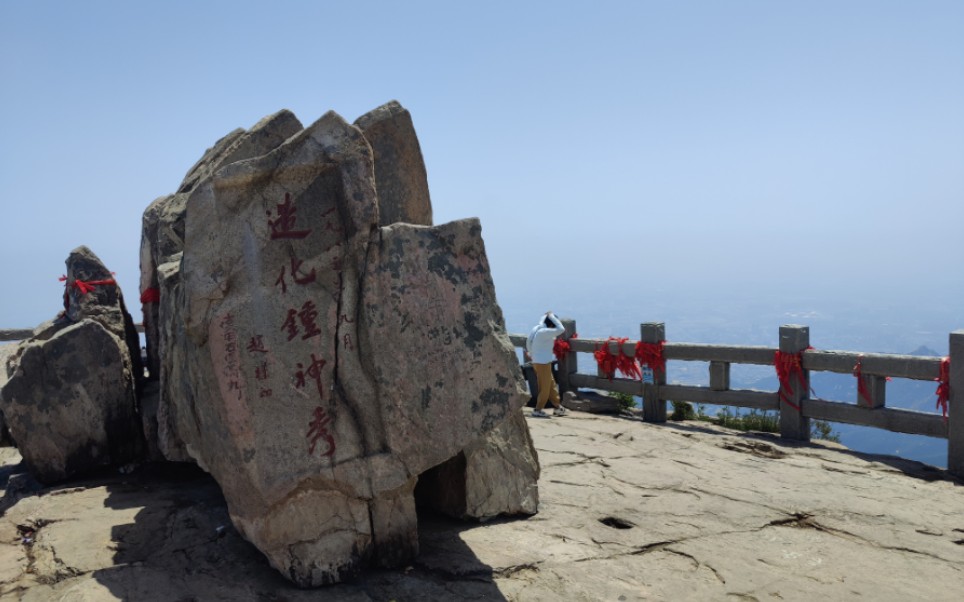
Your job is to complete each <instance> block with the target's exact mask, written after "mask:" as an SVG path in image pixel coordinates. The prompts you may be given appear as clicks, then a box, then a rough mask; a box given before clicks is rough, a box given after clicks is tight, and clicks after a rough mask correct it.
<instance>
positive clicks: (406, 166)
mask: <svg viewBox="0 0 964 602" xmlns="http://www.w3.org/2000/svg"><path fill="white" fill-rule="evenodd" d="M355 125H356V126H358V127H359V128H360V129H361V131H362V133H364V135H365V139H367V140H368V142H369V144H371V146H372V154H373V156H374V159H375V188H377V189H378V215H379V224H380V225H382V226H387V225H389V224H394V223H396V222H404V223H407V224H417V225H421V226H431V225H432V200H431V198H430V197H429V193H428V175H427V173H426V171H425V161H424V160H423V159H422V148H421V146H420V145H419V143H418V136H416V135H415V126H414V124H413V123H412V115H411V114H410V113H409V112H408V109H405V108H404V107H402V105H400V104H399V103H398V102H397V101H394V100H393V101H391V102H388V103H386V104H384V105H382V106H380V107H378V108H377V109H375V110H373V111H370V112H368V113H366V114H364V115H362V116H361V117H359V118H358V119H356V120H355Z"/></svg>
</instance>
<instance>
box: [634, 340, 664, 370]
mask: <svg viewBox="0 0 964 602" xmlns="http://www.w3.org/2000/svg"><path fill="white" fill-rule="evenodd" d="M665 344H666V341H660V342H658V343H644V342H642V341H639V342H638V343H636V359H637V360H638V361H639V365H640V366H649V368H650V370H652V371H653V372H662V373H664V374H665V373H666V358H665V357H663V345H665Z"/></svg>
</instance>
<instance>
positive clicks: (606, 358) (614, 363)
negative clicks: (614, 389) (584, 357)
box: [593, 337, 619, 380]
mask: <svg viewBox="0 0 964 602" xmlns="http://www.w3.org/2000/svg"><path fill="white" fill-rule="evenodd" d="M615 340H616V339H614V338H613V337H609V340H608V341H606V342H605V343H603V344H602V345H597V346H596V350H595V351H594V352H593V357H595V358H596V365H597V366H599V371H600V372H601V373H602V374H603V375H605V376H606V378H608V379H609V380H612V379H613V376H615V375H616V368H617V367H618V362H619V360H618V358H617V357H616V356H615V355H613V354H612V353H610V352H609V343H610V342H611V341H615Z"/></svg>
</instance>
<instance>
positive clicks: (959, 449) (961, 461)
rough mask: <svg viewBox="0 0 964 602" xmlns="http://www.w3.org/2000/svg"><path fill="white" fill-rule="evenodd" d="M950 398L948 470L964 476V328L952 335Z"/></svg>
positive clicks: (948, 404) (948, 412) (948, 409)
mask: <svg viewBox="0 0 964 602" xmlns="http://www.w3.org/2000/svg"><path fill="white" fill-rule="evenodd" d="M950 358H951V370H950V379H949V384H950V387H951V392H950V398H949V399H948V401H947V471H948V472H950V473H951V474H953V475H956V476H958V477H964V330H955V331H954V332H952V333H951V336H950Z"/></svg>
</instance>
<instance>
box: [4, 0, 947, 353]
mask: <svg viewBox="0 0 964 602" xmlns="http://www.w3.org/2000/svg"><path fill="white" fill-rule="evenodd" d="M151 4H152V6H146V5H147V3H140V2H139V3H134V2H120V1H118V2H98V1H85V2H42V1H26V0H23V1H20V0H0V82H2V84H0V115H2V116H3V118H2V120H0V159H2V160H0V203H2V206H3V219H2V224H3V226H2V230H0V252H2V257H3V261H2V262H0V282H2V283H3V284H2V288H3V293H2V294H0V327H24V326H33V325H35V324H37V323H39V322H41V321H43V320H45V319H48V318H50V317H52V316H53V315H54V314H55V313H56V312H57V311H58V309H59V308H60V292H61V288H60V287H61V286H62V285H61V284H60V283H58V282H57V277H58V276H59V275H60V274H61V273H63V271H64V268H63V261H64V259H65V258H66V256H67V254H68V252H69V251H70V250H71V249H72V248H74V247H76V246H77V245H80V244H86V245H88V246H89V247H91V248H92V249H93V250H94V251H95V252H96V253H97V254H98V255H99V256H100V257H101V258H102V259H103V260H104V261H105V263H106V264H107V265H108V267H109V268H110V269H112V270H114V271H116V272H117V278H118V280H119V281H120V283H121V285H122V287H123V289H124V292H125V295H126V297H127V299H128V301H129V304H130V305H131V306H132V307H131V309H132V312H133V313H134V315H135V319H139V318H140V312H139V307H138V302H137V298H138V291H137V282H138V274H137V272H138V246H139V240H140V224H141V214H142V212H143V210H144V208H145V207H146V206H147V205H148V203H150V202H151V201H152V200H153V199H154V198H156V197H158V196H161V195H164V194H167V193H170V192H173V191H174V189H175V188H176V186H177V185H178V183H179V182H180V180H181V178H182V177H183V176H184V174H185V172H186V171H187V170H188V168H189V167H190V166H191V165H192V164H193V163H194V162H195V161H196V160H197V159H198V158H199V157H200V155H201V154H202V153H203V152H204V150H205V149H206V148H208V147H209V146H211V145H212V144H213V143H214V142H215V141H216V140H217V139H218V138H220V137H221V136H223V135H224V134H226V133H227V132H229V131H230V130H232V129H234V128H236V127H245V128H247V127H250V126H251V125H253V124H254V123H255V122H257V121H258V120H259V119H260V118H261V117H263V116H264V115H266V114H269V113H272V112H274V111H277V110H279V109H281V108H289V109H291V110H293V111H294V112H295V113H296V114H297V115H298V117H299V118H300V119H301V120H302V122H303V123H306V124H308V123H311V122H313V121H314V120H315V119H317V118H318V117H320V116H321V115H322V114H323V113H324V112H326V111H327V110H329V109H333V110H335V111H337V112H338V113H340V114H341V115H342V116H344V117H345V118H346V119H348V120H349V121H352V120H354V119H355V118H356V117H358V116H359V115H361V114H362V113H365V112H367V111H369V110H370V109H372V108H374V107H376V106H378V105H380V104H382V103H384V102H386V101H388V100H390V99H397V100H399V101H400V102H401V103H402V104H403V105H404V106H405V107H407V108H408V109H409V110H410V111H411V113H412V115H413V118H414V121H415V126H416V130H417V132H418V135H419V139H420V141H421V145H422V150H423V153H424V155H425V160H426V164H427V167H428V174H429V184H430V187H431V194H432V202H433V205H434V209H435V217H436V222H438V223H441V222H444V221H448V220H451V219H457V218H462V217H469V216H478V217H480V218H481V219H482V224H483V236H484V238H485V242H486V247H487V250H488V253H489V257H490V261H491V264H492V269H493V274H494V278H495V282H496V286H497V290H498V294H499V298H500V301H502V303H503V305H504V306H509V307H511V308H513V309H512V311H513V312H516V311H520V310H519V309H518V308H528V307H529V306H530V305H531V309H532V311H531V312H529V313H533V312H535V313H537V312H539V311H541V310H544V309H546V308H549V307H552V308H553V309H555V310H557V311H559V312H560V313H571V311H570V310H571V309H572V308H574V307H577V306H580V302H579V300H580V299H583V300H584V299H585V298H586V297H587V296H589V295H588V294H587V293H586V292H585V291H587V290H597V291H598V290H603V289H604V290H605V291H607V293H605V294H611V295H613V297H614V299H616V300H617V301H618V302H620V303H623V302H625V303H627V304H635V305H638V306H639V307H640V313H641V316H640V319H641V320H643V319H654V318H656V317H657V316H652V315H647V312H648V311H649V310H648V309H647V307H650V306H652V305H653V302H654V301H655V300H656V298H657V297H658V299H659V301H660V303H661V304H667V303H668V304H670V305H672V304H673V303H674V302H675V301H674V300H676V299H679V300H683V299H685V300H686V302H687V304H688V306H692V307H694V309H693V311H699V312H712V311H713V308H714V307H715V306H716V304H717V302H718V300H719V299H724V298H728V299H731V300H732V299H736V300H739V299H740V298H741V297H742V296H746V297H753V298H754V299H755V298H757V297H759V296H760V295H761V291H766V292H767V294H769V295H771V296H772V297H773V303H774V304H775V306H776V307H778V308H779V307H781V306H783V305H785V306H786V307H787V308H788V310H789V309H794V310H797V309H801V308H803V309H805V308H804V307H803V305H805V304H803V303H802V302H800V301H799V300H800V299H803V298H807V297H808V296H809V297H814V298H819V299H822V300H823V301H824V302H828V301H830V302H832V301H833V300H835V299H839V300H841V302H843V301H846V302H848V303H866V304H868V305H879V304H890V305H892V306H893V307H894V308H895V311H896V312H897V319H898V321H899V319H900V312H907V313H908V314H910V313H913V312H917V311H921V310H922V308H926V307H934V308H938V309H939V310H940V311H943V312H944V314H942V315H945V316H947V317H946V322H947V326H946V328H947V329H948V330H949V329H952V328H962V327H964V311H962V309H961V308H962V306H964V304H962V302H961V299H962V296H964V269H962V266H961V263H962V260H964V202H962V201H964V198H962V197H964V35H962V33H961V32H964V2H958V1H952V2H940V1H930V0H918V1H913V2H911V1H900V2H888V1H883V0H873V1H842V0H835V1H826V2H821V1H808V2H802V1H800V2H788V1H732V2H726V1H722V0H712V1H711V0H706V1H702V2H695V1H691V2H681V1H676V2H668V1H666V2H656V1H637V2H586V3H574V2H530V3H522V2H494V1H486V2H478V3H467V2H418V1H414V2H387V1H386V2H359V1H353V2H340V3H333V2H290V1H288V2H286V1H275V2H271V3H270V4H269V3H267V2H265V3H252V2H238V1H231V2H196V1H191V2H180V1H165V2H154V3H151ZM702 283H706V284H707V285H709V286H713V287H714V288H713V289H712V292H708V290H709V289H700V288H699V287H698V286H697V285H699V284H702ZM791 306H792V307H791ZM798 306H799V307H798ZM582 311H585V310H582ZM514 315H515V314H514ZM527 315H528V314H527ZM527 322H528V320H527ZM626 334H627V335H631V334H632V333H626Z"/></svg>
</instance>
